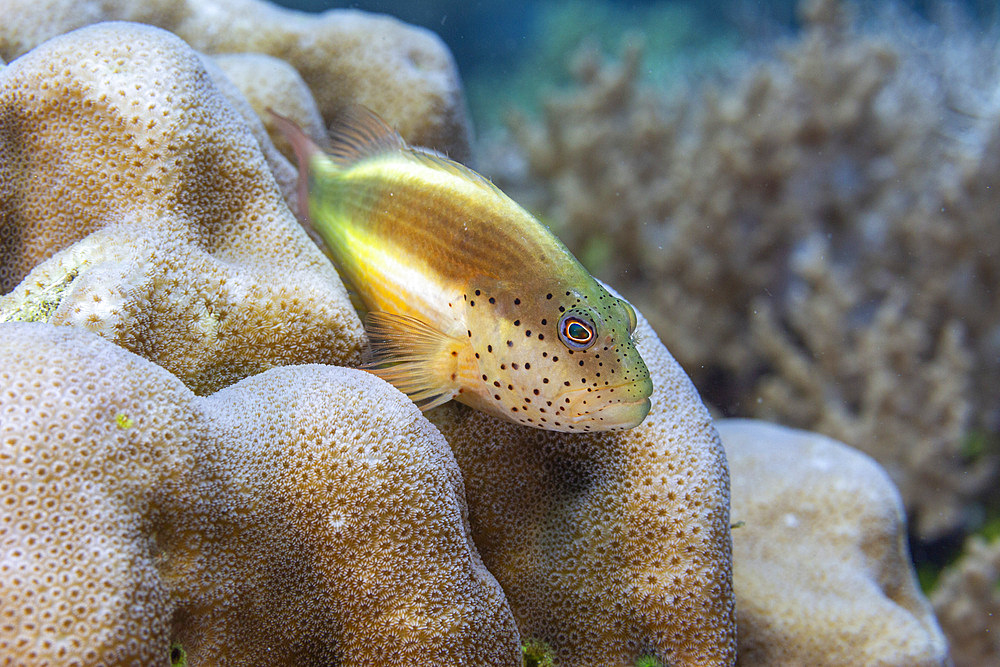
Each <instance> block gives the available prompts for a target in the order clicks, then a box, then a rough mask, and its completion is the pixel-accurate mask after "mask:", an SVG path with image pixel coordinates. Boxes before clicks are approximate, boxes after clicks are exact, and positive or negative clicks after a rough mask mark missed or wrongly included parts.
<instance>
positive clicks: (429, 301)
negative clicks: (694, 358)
mask: <svg viewBox="0 0 1000 667" xmlns="http://www.w3.org/2000/svg"><path fill="white" fill-rule="evenodd" d="M272 113H273V112H272ZM274 116H275V118H276V122H277V123H278V125H279V127H280V129H281V131H282V132H283V133H284V134H285V135H286V136H287V137H288V139H289V141H290V142H291V143H292V146H293V147H294V150H295V153H296V156H297V158H298V161H299V187H300V198H299V201H300V202H301V203H302V204H301V206H302V208H307V209H308V210H306V211H301V213H302V214H303V215H304V216H305V217H306V218H307V220H308V222H309V224H311V225H312V227H313V229H314V230H315V231H316V232H317V233H318V234H319V236H320V237H321V238H322V239H323V240H324V242H325V243H326V245H327V246H328V248H329V250H330V253H331V255H332V257H333V260H334V262H335V263H336V265H337V268H338V270H339V271H340V274H341V276H342V277H343V278H344V280H345V282H346V283H347V284H348V286H349V287H350V288H351V289H352V290H353V291H354V292H355V295H356V296H357V297H358V298H359V299H360V301H361V303H362V305H363V307H364V310H366V311H367V314H366V315H365V318H364V319H365V329H366V331H367V334H368V338H369V349H368V350H367V355H368V356H367V360H366V362H365V368H366V369H367V370H369V371H370V372H372V373H374V374H375V375H378V376H379V377H381V378H383V379H385V380H387V381H388V382H390V383H392V384H393V385H395V386H396V387H397V388H398V389H400V390H401V391H403V392H404V393H406V394H407V395H408V396H409V397H410V398H411V399H412V400H413V401H414V402H415V403H416V404H417V405H418V406H420V407H421V408H422V409H424V410H426V409H430V408H432V407H435V406H438V405H441V404H442V403H445V402H447V401H449V400H451V399H456V400H458V401H460V402H462V403H465V404H467V405H470V406H472V407H473V408H477V409H479V410H482V411H484V412H487V413H490V414H492V415H496V416H498V417H502V418H504V419H508V420H511V421H514V422H518V423H521V424H526V425H528V426H534V427H537V428H542V429H548V430H554V431H606V430H615V429H626V428H631V427H633V426H636V425H637V424H639V423H640V422H641V421H642V420H643V419H644V418H645V417H646V415H647V413H648V412H649V408H650V400H649V396H650V394H651V393H652V381H651V379H650V377H649V371H648V370H647V368H646V365H645V363H644V362H643V360H642V357H641V356H640V355H639V352H638V351H637V350H636V348H635V345H634V343H633V340H632V336H633V332H634V331H635V326H636V316H635V311H633V310H632V307H631V306H630V305H629V304H627V303H626V302H624V301H622V300H621V299H618V298H616V297H614V296H612V295H611V294H610V293H609V292H608V291H607V290H606V289H604V287H603V286H602V285H600V284H599V283H598V282H597V281H596V280H595V279H594V278H593V277H592V276H591V275H590V274H589V273H588V272H587V270H586V269H584V268H583V266H582V265H581V264H580V263H579V262H578V261H577V260H576V258H575V257H573V255H572V254H571V253H570V252H569V250H567V249H566V247H565V246H564V245H563V244H562V243H561V242H560V241H559V239H557V238H556V237H555V236H554V235H553V234H552V233H551V232H550V231H549V230H548V229H547V228H546V227H545V226H543V225H542V224H541V223H540V222H538V220H536V219H535V218H534V217H533V216H532V215H531V214H530V213H528V212H527V211H526V210H524V209H523V208H521V207H520V206H519V205H518V204H516V203H515V202H514V201H513V200H511V199H510V198H509V197H507V196H506V195H505V194H504V193H502V192H501V191H500V190H499V189H498V188H497V187H495V186H494V185H493V184H492V183H491V182H490V181H489V180H487V179H485V178H484V177H482V176H480V175H479V174H477V173H476V172H474V171H472V170H471V169H469V168H467V167H465V166H463V165H461V164H458V163H456V162H453V161H451V160H449V159H448V158H447V157H445V156H443V155H441V154H439V153H436V152H434V151H431V150H428V149H425V148H417V147H411V146H408V145H407V144H406V143H405V142H404V141H403V139H402V137H400V136H399V134H398V133H397V132H395V131H394V130H393V129H392V128H390V127H389V126H388V125H387V124H386V123H385V122H384V121H383V120H382V119H381V118H379V117H378V116H377V115H376V114H375V113H374V112H372V111H370V110H368V109H365V108H364V107H352V108H350V109H349V110H348V111H346V112H345V113H344V114H343V117H342V119H341V122H339V123H338V124H337V125H336V126H335V127H334V129H333V131H332V132H331V137H330V141H331V143H330V147H329V150H328V151H325V152H324V151H323V150H321V149H320V148H319V147H318V146H316V145H315V144H314V143H313V142H312V141H311V140H309V138H308V137H306V135H305V134H304V133H303V132H302V131H301V130H300V129H299V127H298V126H297V125H296V124H295V123H294V122H292V121H290V120H288V119H286V118H283V117H281V116H279V115H277V114H274Z"/></svg>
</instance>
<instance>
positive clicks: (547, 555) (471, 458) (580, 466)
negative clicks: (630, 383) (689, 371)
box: [429, 317, 736, 667]
mask: <svg viewBox="0 0 1000 667" xmlns="http://www.w3.org/2000/svg"><path fill="white" fill-rule="evenodd" d="M639 319H640V322H639V326H638V328H637V330H636V331H637V334H636V335H637V339H638V347H639V351H640V353H641V354H642V357H643V359H644V360H645V361H646V363H647V365H648V366H649V370H650V373H651V375H652V377H653V380H654V393H653V397H652V400H653V408H652V411H651V412H650V414H649V416H648V417H647V418H646V421H645V422H643V423H642V424H641V425H640V426H638V427H637V428H634V429H632V430H629V431H624V432H619V433H603V434H593V435H591V434H566V433H552V432H547V431H539V430H535V429H530V428H526V427H521V426H518V425H515V424H512V423H509V422H501V421H499V420H497V419H494V418H492V417H489V416H487V415H485V414H483V413H481V412H476V411H474V410H471V409H467V408H465V407H464V406H458V405H449V406H444V407H442V408H439V409H438V410H436V411H433V412H431V413H429V415H430V417H431V420H432V421H433V422H434V423H435V424H437V426H438V427H439V428H440V429H441V431H442V432H443V433H444V435H445V437H446V438H447V439H448V442H449V444H450V445H451V446H452V450H453V451H454V452H455V457H456V458H457V459H458V462H459V466H460V467H461V469H462V475H463V477H464V479H465V488H466V493H467V495H468V499H469V512H470V523H471V525H472V535H473V538H474V539H475V541H476V546H477V547H479V550H480V553H481V554H482V556H483V561H484V562H485V563H486V566H487V567H488V568H489V569H490V571H491V572H492V573H493V574H494V575H495V576H496V577H497V580H498V581H499V582H500V584H501V586H503V589H504V592H505V593H506V595H507V599H508V600H509V602H510V605H511V609H512V610H513V612H514V616H515V618H517V621H518V628H519V629H520V631H521V634H522V636H523V637H525V638H526V639H529V640H532V641H533V642H534V643H533V644H531V646H533V647H534V648H535V652H536V653H540V654H542V655H543V656H544V654H545V653H544V651H542V650H541V649H540V648H539V647H544V646H548V647H550V648H551V652H552V656H553V658H554V661H555V664H556V665H563V666H567V665H573V666H574V667H586V666H588V665H590V666H595V667H596V666H601V667H613V666H618V665H621V666H622V667H625V666H627V667H632V666H633V665H634V664H636V662H637V661H639V660H642V659H648V658H653V659H655V660H660V661H662V663H663V664H667V665H724V664H732V663H733V661H734V660H735V657H736V646H735V641H736V637H735V629H736V628H735V624H734V622H733V620H734V619H733V614H734V608H733V604H734V602H733V597H732V579H731V573H730V572H731V567H730V543H729V515H728V511H727V509H728V500H729V499H728V473H727V469H726V462H725V454H724V452H723V451H722V448H721V446H720V444H719V441H718V436H717V435H716V433H715V429H714V427H713V426H712V422H711V418H710V417H709V415H708V412H707V411H706V409H705V407H704V405H703V404H702V403H701V401H700V399H699V398H698V396H697V394H696V393H695V391H694V387H693V386H691V383H690V381H689V380H688V379H687V376H685V375H684V373H683V371H681V369H680V367H679V366H678V365H677V363H676V362H675V361H674V360H673V358H672V357H671V356H670V355H669V353H668V352H667V351H666V349H664V347H663V346H662V344H660V342H659V340H658V339H657V338H656V335H655V334H654V333H653V331H652V330H651V329H650V327H649V324H648V323H647V322H646V321H645V320H644V319H643V318H641V317H640V318H639ZM540 664H541V663H540Z"/></svg>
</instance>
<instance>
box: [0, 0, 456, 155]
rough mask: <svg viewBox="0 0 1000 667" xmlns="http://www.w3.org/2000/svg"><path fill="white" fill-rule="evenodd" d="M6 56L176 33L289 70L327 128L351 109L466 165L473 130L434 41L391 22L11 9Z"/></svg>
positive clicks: (142, 8)
mask: <svg viewBox="0 0 1000 667" xmlns="http://www.w3.org/2000/svg"><path fill="white" fill-rule="evenodd" d="M3 13H4V21H3V23H2V24H0V57H5V58H8V59H11V58H14V57H16V56H19V55H21V54H22V53H25V52H26V51H28V50H29V49H31V48H34V47H35V46H37V45H38V44H40V43H41V42H42V41H44V40H46V39H49V38H50V37H55V36H56V35H60V34H62V33H65V32H67V31H69V30H72V29H74V28H79V27H81V26H85V25H88V24H91V23H96V22H98V21H111V20H120V21H135V22H140V23H147V24H151V25H155V26H158V27H160V28H163V29H165V30H169V31H170V32H173V33H175V34H176V35H178V36H179V37H181V38H182V39H184V40H185V41H187V42H188V43H189V44H190V45H191V46H193V47H194V48H195V49H198V50H199V51H202V52H204V53H243V52H258V53H265V54H269V55H272V56H276V57H278V58H281V59H283V60H286V61H288V63H290V64H291V65H292V66H293V67H295V69H296V70H298V72H299V73H300V74H301V75H302V78H303V79H305V81H306V83H307V84H308V85H309V87H310V88H311V89H312V92H313V95H314V96H315V97H316V101H317V102H318V104H319V109H320V111H321V112H322V114H323V117H324V118H325V120H326V122H327V124H329V123H330V122H332V120H333V118H334V116H335V115H336V113H337V111H338V110H339V109H341V108H342V107H344V106H345V105H347V104H350V103H352V102H353V103H360V104H364V105H366V106H368V107H370V108H372V109H375V110H376V111H378V112H379V114H381V115H382V116H383V117H384V118H386V119H387V120H388V121H389V122H390V123H392V124H393V125H394V126H395V127H397V128H398V129H399V131H400V133H401V134H402V135H403V136H404V137H405V138H406V139H407V141H410V142H411V143H413V144H415V145H419V146H430V147H433V148H436V149H438V150H441V151H444V152H447V153H449V154H450V155H452V156H453V157H455V158H456V159H459V160H464V159H466V158H468V156H469V127H468V121H467V119H466V115H465V113H466V112H465V102H464V99H463V97H462V89H461V84H460V82H459V78H458V71H457V68H456V67H455V63H454V61H453V60H452V57H451V53H450V52H449V51H448V49H447V47H445V45H444V44H443V43H442V42H441V40H440V39H439V38H438V37H437V36H436V35H434V34H433V33H431V32H429V31H426V30H423V29H420V28H415V27H413V26H408V25H406V24H403V23H401V22H399V21H397V20H395V19H393V18H391V17H388V16H379V15H375V14H367V13H364V12H357V11H350V10H332V11H329V12H325V13H323V14H320V15H311V14H306V13H304V12H297V11H291V10H288V9H283V8H281V7H278V6H276V5H273V4H271V3H269V2H265V1H263V0H190V1H187V0H184V1H181V2H178V1H177V0H150V1H148V2H142V3H136V2H132V1H131V0H108V1H106V2H101V3H81V2H77V1H76V0H46V1H45V2H43V3H39V2H37V1H35V0H30V1H29V0H7V1H6V2H5V3H4V12H3Z"/></svg>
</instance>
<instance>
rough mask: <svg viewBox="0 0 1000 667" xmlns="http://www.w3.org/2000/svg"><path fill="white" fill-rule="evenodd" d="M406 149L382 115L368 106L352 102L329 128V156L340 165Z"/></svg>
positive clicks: (404, 143) (403, 142)
mask: <svg viewBox="0 0 1000 667" xmlns="http://www.w3.org/2000/svg"><path fill="white" fill-rule="evenodd" d="M405 149H406V142H405V141H403V138H402V137H401V136H399V133H398V132H396V130H394V129H392V127H390V126H389V124H388V123H386V122H385V121H384V120H382V117H381V116H379V115H378V114H377V113H375V112H374V111H372V110H371V109H369V108H368V107H366V106H362V105H360V104H352V105H350V106H348V107H346V108H345V109H343V110H342V111H341V112H340V113H339V114H337V119H336V120H335V121H334V123H333V127H332V129H331V130H330V150H329V151H327V155H329V156H330V159H331V160H333V161H334V162H335V163H337V164H338V165H339V166H341V167H346V166H349V165H352V164H354V163H356V162H359V161H361V160H364V159H365V158H369V157H374V156H376V155H384V154H386V153H392V152H396V151H402V150H405Z"/></svg>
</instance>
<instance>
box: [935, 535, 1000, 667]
mask: <svg viewBox="0 0 1000 667" xmlns="http://www.w3.org/2000/svg"><path fill="white" fill-rule="evenodd" d="M931 602H933V603H934V611H935V613H937V617H938V620H939V621H940V623H941V628H942V629H943V630H944V632H945V635H947V637H948V641H950V642H951V647H952V648H951V655H952V658H954V660H955V665H956V666H957V667H980V665H991V664H996V662H997V660H998V659H1000V539H997V537H995V536H994V537H993V538H992V539H991V540H987V539H985V538H983V537H979V536H976V537H972V538H970V539H969V540H968V541H967V542H966V545H965V553H964V554H962V557H961V558H960V559H959V560H958V562H957V563H955V564H954V565H953V566H951V567H950V568H949V569H948V570H946V571H945V572H944V573H943V574H942V576H941V580H940V581H939V582H938V585H937V586H936V587H935V588H934V591H933V592H932V593H931Z"/></svg>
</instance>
